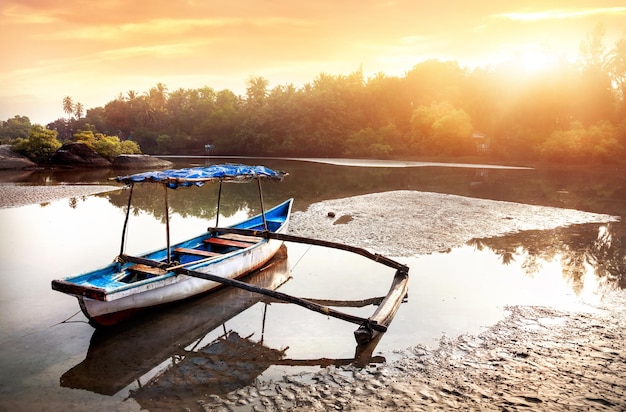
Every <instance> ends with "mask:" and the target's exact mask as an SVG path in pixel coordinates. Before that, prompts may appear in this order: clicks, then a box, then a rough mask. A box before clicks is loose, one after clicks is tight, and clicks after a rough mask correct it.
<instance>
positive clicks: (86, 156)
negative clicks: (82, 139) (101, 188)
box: [51, 142, 111, 167]
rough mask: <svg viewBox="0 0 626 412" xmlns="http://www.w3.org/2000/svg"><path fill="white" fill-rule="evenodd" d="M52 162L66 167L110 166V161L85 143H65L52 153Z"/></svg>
mask: <svg viewBox="0 0 626 412" xmlns="http://www.w3.org/2000/svg"><path fill="white" fill-rule="evenodd" d="M51 163H52V164H53V165H55V166H65V167H109V166H111V162H109V161H108V160H107V159H105V158H104V157H102V156H100V155H99V154H98V153H96V151H95V150H93V149H91V148H90V147H89V146H87V145H86V144H84V143H79V142H69V143H65V144H64V145H63V146H61V148H60V149H59V150H57V151H56V153H55V154H54V155H52V159H51Z"/></svg>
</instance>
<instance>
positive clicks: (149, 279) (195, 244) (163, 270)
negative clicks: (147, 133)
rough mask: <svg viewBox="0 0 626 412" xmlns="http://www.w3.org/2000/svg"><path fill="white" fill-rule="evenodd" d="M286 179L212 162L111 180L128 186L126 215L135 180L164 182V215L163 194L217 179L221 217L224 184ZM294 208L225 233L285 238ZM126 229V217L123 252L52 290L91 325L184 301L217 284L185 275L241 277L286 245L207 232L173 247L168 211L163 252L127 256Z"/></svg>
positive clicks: (275, 211) (286, 205) (279, 210)
mask: <svg viewBox="0 0 626 412" xmlns="http://www.w3.org/2000/svg"><path fill="white" fill-rule="evenodd" d="M285 175H286V173H284V172H277V171H273V170H270V169H267V168H265V167H263V166H243V165H216V166H209V167H197V168H188V169H180V170H167V171H157V172H148V173H140V174H136V175H130V176H122V177H117V178H116V179H115V180H117V181H118V182H120V183H125V184H129V185H130V187H131V194H130V196H129V202H128V205H129V206H128V211H127V213H128V212H129V211H130V204H131V199H132V188H133V186H134V185H135V184H137V183H157V184H160V185H163V186H164V188H165V191H164V192H165V207H166V212H167V209H168V207H167V190H168V189H175V188H178V187H187V186H201V185H203V184H204V183H207V182H219V183H220V192H219V193H220V195H219V196H218V213H217V215H218V219H219V203H220V200H221V199H220V198H221V183H222V182H245V181H252V180H256V181H257V182H259V192H260V181H261V180H278V181H279V180H282V178H283V177H284V176H285ZM261 203H262V196H261ZM292 203H293V199H288V200H286V201H285V202H283V203H281V204H279V205H277V206H275V207H273V208H272V209H269V210H267V211H262V213H261V214H259V215H257V216H253V217H251V218H249V219H246V220H244V221H242V222H240V223H238V224H235V225H232V226H230V228H238V229H247V230H265V231H269V232H272V233H284V232H285V231H286V230H287V227H288V222H289V215H290V213H291V206H292ZM261 208H262V209H263V205H262V207H261ZM127 224H128V214H127V216H126V221H125V224H124V228H123V230H122V246H121V251H120V255H119V256H118V257H117V258H116V261H115V262H114V263H111V264H109V265H107V266H105V267H102V268H99V269H96V270H94V271H91V272H88V273H84V274H80V275H77V276H70V277H66V278H64V279H58V280H53V281H52V289H54V290H57V291H60V292H64V293H67V294H70V295H73V296H76V297H77V298H78V301H79V304H80V308H81V309H82V311H83V313H84V314H85V316H87V318H88V319H89V320H90V322H91V323H92V324H94V325H95V326H99V325H112V324H115V323H117V322H119V321H120V320H122V319H124V318H126V317H128V316H129V315H131V314H132V313H134V312H136V311H138V310H142V309H146V308H149V307H153V306H157V305H163V304H167V303H170V302H174V301H178V300H182V299H186V298H189V297H191V296H194V295H198V294H201V293H205V292H207V291H209V290H211V289H214V288H216V287H218V286H220V285H221V283H219V282H218V281H214V280H206V279H202V278H199V277H197V276H190V275H189V273H207V274H209V273H210V274H211V276H216V277H220V278H224V279H236V278H239V277H241V276H243V275H245V274H247V273H249V272H251V271H253V270H255V269H257V268H260V267H261V266H263V265H264V264H265V263H266V262H268V261H269V260H270V259H271V258H272V257H273V256H274V255H275V254H276V252H277V251H278V249H279V248H280V246H281V245H282V243H283V241H282V240H276V239H267V238H263V237H255V236H243V235H236V234H223V233H220V232H219V231H211V232H209V231H205V232H204V233H201V234H200V235H198V236H196V237H193V238H191V239H188V240H186V241H183V242H180V243H178V244H175V245H170V244H169V213H166V226H167V245H166V247H164V248H162V249H160V250H156V251H153V252H150V253H146V254H143V255H141V256H129V255H126V254H124V238H125V232H126V226H127ZM180 269H186V270H189V271H191V272H188V274H182V273H180V272H179V271H177V270H180ZM218 280H219V279H218Z"/></svg>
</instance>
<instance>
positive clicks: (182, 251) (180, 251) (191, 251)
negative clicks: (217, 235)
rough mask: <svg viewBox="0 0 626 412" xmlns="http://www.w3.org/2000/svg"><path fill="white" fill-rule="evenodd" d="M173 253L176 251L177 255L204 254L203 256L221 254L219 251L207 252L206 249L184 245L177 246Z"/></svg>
mask: <svg viewBox="0 0 626 412" xmlns="http://www.w3.org/2000/svg"><path fill="white" fill-rule="evenodd" d="M174 253H178V254H179V255H195V256H204V257H217V256H222V254H221V253H216V252H209V251H208V250H199V249H188V248H184V247H179V248H176V249H174Z"/></svg>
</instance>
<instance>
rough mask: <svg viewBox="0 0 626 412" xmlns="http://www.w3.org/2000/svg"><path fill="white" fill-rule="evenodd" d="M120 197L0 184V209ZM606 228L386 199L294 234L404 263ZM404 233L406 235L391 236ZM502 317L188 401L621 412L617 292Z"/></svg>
mask: <svg viewBox="0 0 626 412" xmlns="http://www.w3.org/2000/svg"><path fill="white" fill-rule="evenodd" d="M116 189H119V188H117V187H112V186H111V187H107V186H60V187H56V186H55V187H32V186H4V185H0V207H13V206H17V205H22V204H27V203H43V202H48V201H52V200H55V199H59V198H66V197H74V196H86V195H89V194H93V193H98V192H102V191H106V190H116ZM496 203H497V205H496ZM377 204H379V205H381V206H378V207H375V206H374V205H377ZM496 206H497V207H496ZM433 211H434V212H433ZM328 212H333V213H334V214H335V217H334V218H330V217H328ZM614 219H615V218H613V217H610V216H607V215H597V214H589V213H584V212H579V211H566V213H564V211H563V210H562V209H553V208H543V207H535V206H528V205H519V204H515V203H507V202H493V201H488V200H480V199H470V198H464V197H460V196H452V195H439V194H429V193H420V192H389V193H379V194H375V195H366V196H358V197H355V198H349V199H339V200H333V201H328V202H321V203H318V204H315V205H312V206H311V207H310V208H309V209H308V210H307V211H306V212H298V213H295V214H294V216H293V220H292V224H291V230H292V232H293V233H296V234H306V235H310V236H316V237H321V238H327V239H329V240H341V241H343V242H347V243H351V242H354V244H356V245H357V246H363V247H366V248H368V249H369V250H372V251H377V252H381V253H386V254H389V255H390V256H409V255H413V254H423V253H432V252H436V251H440V250H445V249H447V248H451V247H454V246H458V245H461V244H463V243H464V242H466V241H467V240H469V239H471V238H473V237H488V236H495V235H498V234H502V233H505V232H511V231H517V230H526V229H542V228H543V229H549V228H552V227H558V226H563V225H567V224H573V223H583V222H605V221H609V220H614ZM409 222H410V224H409ZM400 227H403V228H404V229H402V230H405V231H406V232H405V233H399V232H398V228H400ZM374 228H375V230H374ZM379 229H380V230H379ZM400 310H402V309H400ZM508 310H509V311H510V315H509V316H508V317H507V318H506V319H504V320H503V321H501V322H499V323H497V324H496V325H494V326H491V327H489V329H486V330H485V332H483V333H481V334H480V335H478V336H469V335H463V336H460V337H455V338H453V339H447V338H442V340H441V341H440V344H439V346H438V347H436V348H428V347H424V346H416V347H413V348H407V349H405V348H399V351H398V353H397V355H398V357H397V359H398V360H396V361H393V362H390V363H386V364H376V365H370V366H368V367H366V368H357V367H354V366H345V367H327V368H324V369H322V370H320V371H319V372H307V373H303V374H299V375H295V376H287V377H284V378H283V379H282V380H280V381H274V382H258V383H257V384H255V385H253V386H249V387H246V388H244V389H241V390H238V391H236V392H234V393H231V394H229V395H227V396H225V397H217V396H208V397H206V398H203V399H197V400H194V406H195V408H194V410H195V409H204V410H207V411H219V410H224V411H227V410H228V411H250V410H259V411H276V410H279V411H291V410H308V411H323V410H357V411H366V410H367V411H392V410H393V411H395V410H407V411H408V410H410V411H415V410H450V409H460V410H520V409H525V410H529V409H530V410H545V411H565V410H576V411H578V410H611V411H613V410H615V411H618V410H626V349H625V348H624V342H626V296H625V294H624V292H623V291H620V292H607V296H606V297H605V299H604V300H603V303H602V304H601V305H600V306H591V305H587V306H584V309H580V310H578V311H572V312H562V311H557V310H555V309H552V308H547V307H510V308H508ZM159 405H160V406H162V407H163V410H181V408H182V406H181V403H180V400H176V399H168V398H167V396H164V397H163V399H162V402H160V403H159ZM183 409H184V408H183Z"/></svg>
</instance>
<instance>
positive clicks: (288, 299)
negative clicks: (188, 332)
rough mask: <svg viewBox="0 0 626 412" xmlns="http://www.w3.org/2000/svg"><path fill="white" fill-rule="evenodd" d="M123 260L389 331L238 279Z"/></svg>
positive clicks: (131, 258)
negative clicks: (231, 287) (242, 290)
mask: <svg viewBox="0 0 626 412" xmlns="http://www.w3.org/2000/svg"><path fill="white" fill-rule="evenodd" d="M120 257H121V259H122V260H124V261H126V262H132V263H139V264H143V265H147V266H152V267H157V268H160V269H163V270H166V271H171V272H175V273H177V274H180V275H186V276H191V277H196V278H201V279H205V280H210V281H213V282H218V283H221V284H224V285H227V286H233V287H236V288H239V289H244V290H247V291H249V292H254V293H258V294H261V295H265V296H269V297H271V298H274V299H277V300H282V301H285V302H289V303H294V304H296V305H298V306H302V307H304V308H307V309H309V310H312V311H314V312H318V313H321V314H324V315H327V316H330V317H334V318H338V319H341V320H345V321H347V322H351V323H355V324H358V325H363V324H366V325H367V327H368V328H370V329H371V330H374V331H377V332H386V331H387V326H385V325H380V324H378V322H376V321H373V320H370V319H366V318H362V317H359V316H354V315H350V314H347V313H343V312H339V311H337V310H334V309H331V308H329V307H327V306H323V305H319V304H317V303H314V302H311V301H308V300H306V299H302V298H298V297H295V296H291V295H288V294H286V293H283V292H278V291H276V290H271V289H266V288H262V287H259V286H254V285H250V284H248V283H245V282H242V281H240V280H236V279H230V278H224V277H221V276H218V275H214V274H211V273H204V272H199V271H197V270H191V269H187V268H184V267H180V266H170V265H168V264H166V263H163V262H157V261H155V260H152V259H145V258H141V257H137V256H129V255H122V256H120Z"/></svg>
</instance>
